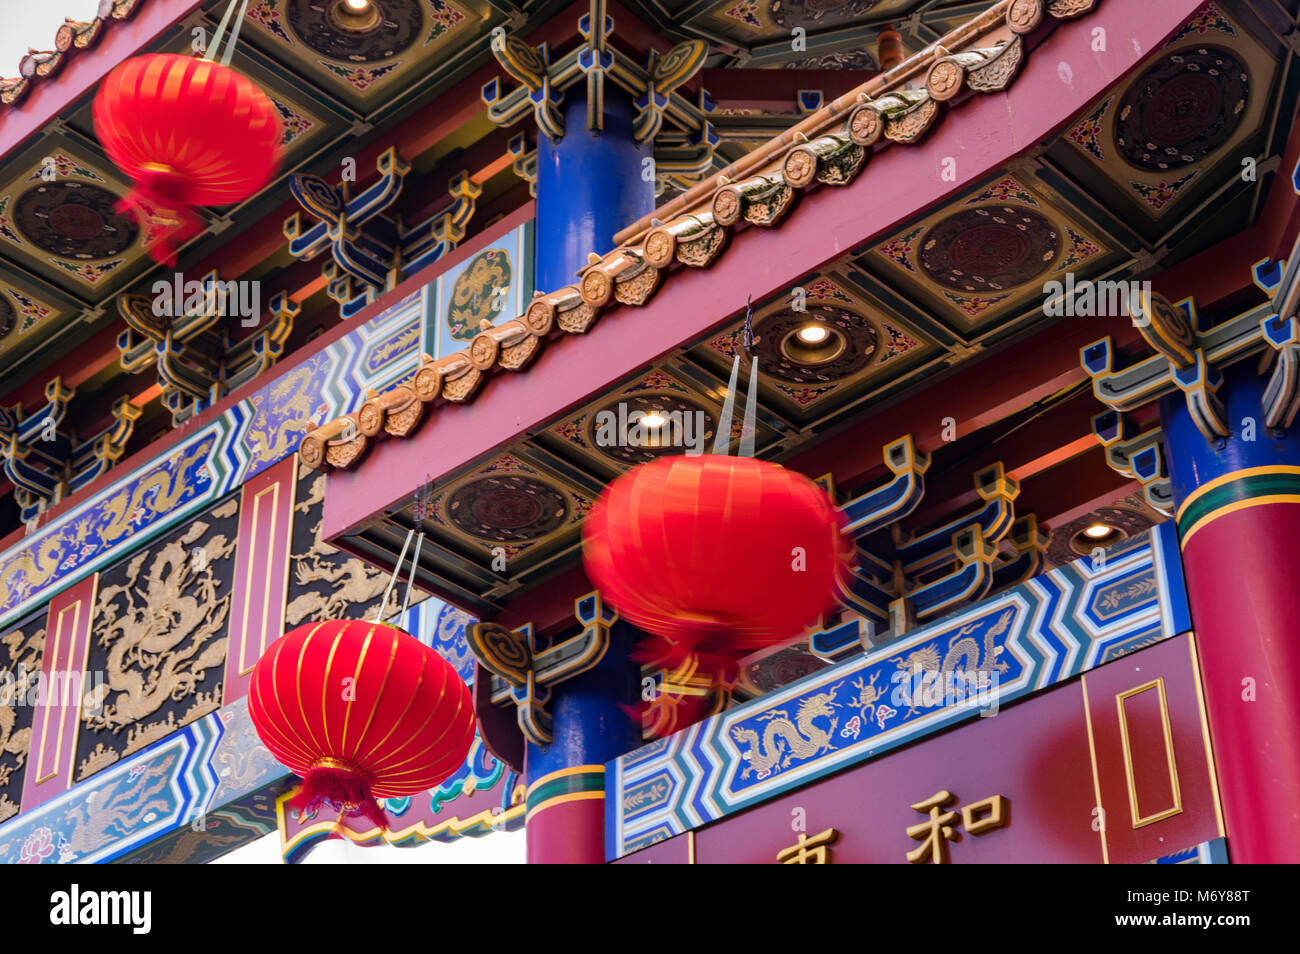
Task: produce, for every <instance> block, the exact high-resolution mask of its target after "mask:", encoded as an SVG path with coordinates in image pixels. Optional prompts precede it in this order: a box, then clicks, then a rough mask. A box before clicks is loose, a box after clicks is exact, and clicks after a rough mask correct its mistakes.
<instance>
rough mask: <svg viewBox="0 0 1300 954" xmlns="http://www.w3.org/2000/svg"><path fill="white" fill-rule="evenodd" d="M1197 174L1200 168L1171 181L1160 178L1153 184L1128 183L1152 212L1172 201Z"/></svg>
mask: <svg viewBox="0 0 1300 954" xmlns="http://www.w3.org/2000/svg"><path fill="white" fill-rule="evenodd" d="M1199 174H1200V170H1197V171H1195V172H1189V173H1187V175H1185V176H1183V177H1181V178H1179V179H1175V180H1174V181H1173V182H1165V181H1164V180H1163V179H1161V180H1160V181H1159V182H1157V183H1156V184H1155V185H1150V184H1148V183H1146V182H1133V181H1132V180H1129V185H1130V186H1132V187H1133V191H1134V192H1136V193H1137V194H1138V196H1139V197H1140V198H1141V199H1142V201H1143V202H1145V203H1146V204H1147V205H1149V206H1150V207H1151V210H1152V211H1153V212H1159V211H1160V210H1162V209H1163V208H1164V207H1165V206H1166V205H1168V204H1169V203H1170V202H1172V201H1173V199H1174V197H1175V196H1176V195H1178V193H1179V192H1181V191H1182V190H1183V187H1184V186H1185V185H1187V183H1189V182H1191V181H1192V180H1193V179H1195V178H1196V177H1197V176H1198V175H1199Z"/></svg>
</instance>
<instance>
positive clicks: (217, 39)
mask: <svg viewBox="0 0 1300 954" xmlns="http://www.w3.org/2000/svg"><path fill="white" fill-rule="evenodd" d="M236 3H238V4H239V14H238V15H237V16H236V17H235V25H234V28H233V29H232V30H231V31H230V42H229V43H228V44H226V52H225V55H224V56H222V57H221V65H222V66H229V65H230V60H231V57H233V56H234V55H235V44H236V43H237V42H238V41H239V28H240V27H241V26H242V25H243V23H244V11H245V10H247V9H248V0H230V4H229V6H227V7H226V12H225V15H224V16H222V18H221V22H220V23H218V24H217V32H216V34H215V35H214V36H213V37H212V45H211V46H209V47H208V52H207V53H205V54H204V56H203V58H204V59H205V60H207V61H209V62H211V61H213V60H215V59H216V57H217V51H218V50H220V49H221V40H222V37H224V36H225V35H226V26H227V25H228V24H229V23H230V15H231V14H232V13H234V12H235V4H236Z"/></svg>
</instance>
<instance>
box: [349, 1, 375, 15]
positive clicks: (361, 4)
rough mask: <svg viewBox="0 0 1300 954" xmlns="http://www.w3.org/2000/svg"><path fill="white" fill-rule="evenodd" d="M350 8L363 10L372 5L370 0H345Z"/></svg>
mask: <svg viewBox="0 0 1300 954" xmlns="http://www.w3.org/2000/svg"><path fill="white" fill-rule="evenodd" d="M344 2H345V3H346V4H347V5H348V9H349V10H356V11H358V12H359V11H361V10H364V9H365V8H366V7H368V6H370V0H344Z"/></svg>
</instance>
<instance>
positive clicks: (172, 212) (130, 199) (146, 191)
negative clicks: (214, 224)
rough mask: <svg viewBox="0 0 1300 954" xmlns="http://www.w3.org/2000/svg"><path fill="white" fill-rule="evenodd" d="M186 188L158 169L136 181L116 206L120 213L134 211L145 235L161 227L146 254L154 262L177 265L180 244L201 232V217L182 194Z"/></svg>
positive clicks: (182, 183) (167, 172) (170, 175)
mask: <svg viewBox="0 0 1300 954" xmlns="http://www.w3.org/2000/svg"><path fill="white" fill-rule="evenodd" d="M185 188H186V187H185V184H184V182H178V181H177V180H176V178H175V177H174V176H173V175H172V174H171V172H170V171H159V172H157V173H154V174H152V175H148V176H147V177H145V178H143V179H138V180H136V183H135V186H134V187H133V188H132V189H131V191H130V192H128V193H127V194H126V197H125V198H124V199H122V200H121V201H120V202H118V203H117V206H116V209H115V211H116V212H117V213H118V214H119V215H125V214H126V213H128V212H134V213H135V217H136V220H137V221H138V222H139V223H140V227H141V229H143V230H144V234H145V236H146V237H148V235H149V234H150V232H151V231H152V230H153V229H156V228H161V229H162V231H161V233H159V235H158V237H157V239H156V240H155V241H154V243H153V245H152V246H151V247H150V249H149V254H150V255H152V256H153V260H154V261H155V262H165V263H166V264H167V265H168V266H169V267H174V266H175V265H176V253H177V251H178V250H179V249H180V247H181V246H182V245H183V244H185V242H187V241H188V240H190V239H191V238H193V237H194V236H196V235H198V234H199V233H200V232H202V231H203V220H202V219H200V218H199V217H198V216H197V215H196V214H195V213H194V210H193V209H191V208H190V206H189V203H187V202H186V201H185V199H184V197H183V193H184V191H185Z"/></svg>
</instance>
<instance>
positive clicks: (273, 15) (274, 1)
mask: <svg viewBox="0 0 1300 954" xmlns="http://www.w3.org/2000/svg"><path fill="white" fill-rule="evenodd" d="M278 6H279V0H258V2H257V3H255V4H253V6H251V7H249V8H248V19H250V20H252V21H254V22H256V23H260V24H262V26H264V27H266V29H267V32H269V33H271V34H272V35H274V36H277V37H279V38H280V39H281V40H283V41H284V42H285V43H288V44H289V45H290V46H292V45H293V39H292V38H290V36H289V34H288V33H287V32H286V31H285V29H284V27H283V26H282V25H281V24H280V11H279V9H278Z"/></svg>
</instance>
